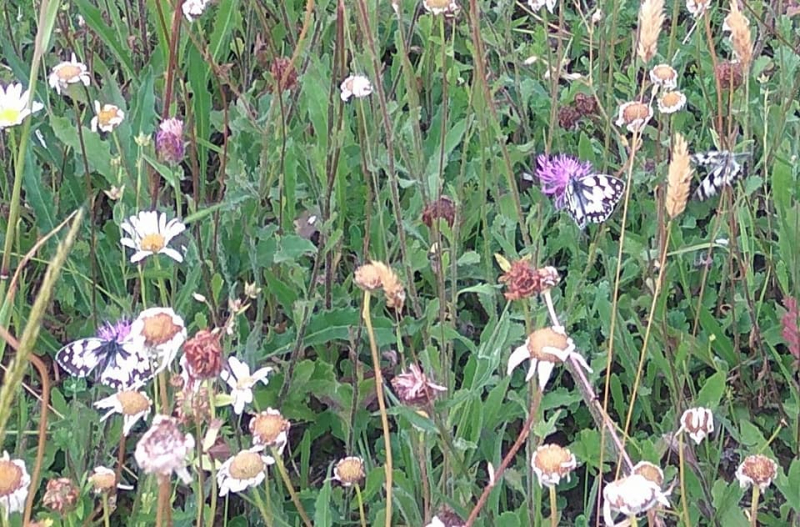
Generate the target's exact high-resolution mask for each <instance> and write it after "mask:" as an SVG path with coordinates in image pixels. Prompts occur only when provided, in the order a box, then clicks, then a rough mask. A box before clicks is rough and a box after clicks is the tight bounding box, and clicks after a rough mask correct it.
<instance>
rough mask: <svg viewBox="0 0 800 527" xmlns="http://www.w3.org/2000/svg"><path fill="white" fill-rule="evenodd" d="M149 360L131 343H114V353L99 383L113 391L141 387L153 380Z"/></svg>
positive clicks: (142, 351) (110, 356)
mask: <svg viewBox="0 0 800 527" xmlns="http://www.w3.org/2000/svg"><path fill="white" fill-rule="evenodd" d="M153 375H154V372H153V367H152V365H151V364H150V358H149V357H148V356H147V354H146V353H145V352H144V350H142V349H138V348H137V347H135V346H133V345H132V344H131V343H127V342H126V343H122V344H117V343H114V352H113V353H112V354H110V355H109V358H108V361H107V363H106V364H105V367H104V368H103V371H102V373H101V374H100V382H101V383H102V384H105V385H106V386H110V387H111V388H113V389H114V390H125V389H130V388H135V387H138V386H141V385H143V384H144V383H145V382H147V381H149V380H150V379H152V378H153Z"/></svg>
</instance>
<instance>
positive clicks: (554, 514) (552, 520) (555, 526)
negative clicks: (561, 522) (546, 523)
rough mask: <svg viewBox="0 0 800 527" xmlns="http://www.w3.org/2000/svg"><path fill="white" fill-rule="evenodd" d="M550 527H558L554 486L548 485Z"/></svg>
mask: <svg viewBox="0 0 800 527" xmlns="http://www.w3.org/2000/svg"><path fill="white" fill-rule="evenodd" d="M549 488H550V527H558V501H557V500H556V486H555V485H550V487H549Z"/></svg>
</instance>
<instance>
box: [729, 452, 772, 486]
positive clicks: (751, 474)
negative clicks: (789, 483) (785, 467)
mask: <svg viewBox="0 0 800 527" xmlns="http://www.w3.org/2000/svg"><path fill="white" fill-rule="evenodd" d="M777 475H778V464H777V463H775V462H774V461H773V460H771V459H770V458H768V457H767V456H762V455H761V454H756V455H754V456H747V457H746V458H744V461H742V464H741V465H739V468H738V469H737V470H736V479H738V480H739V486H740V487H742V488H743V489H744V488H747V487H749V486H750V485H758V488H759V489H761V491H762V492H763V491H764V490H765V489H766V488H767V487H769V486H770V485H771V484H772V480H773V479H775V476H777Z"/></svg>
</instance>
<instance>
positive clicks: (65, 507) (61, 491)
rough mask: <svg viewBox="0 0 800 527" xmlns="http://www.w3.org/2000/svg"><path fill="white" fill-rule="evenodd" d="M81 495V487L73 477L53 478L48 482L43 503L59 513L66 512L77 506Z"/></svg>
mask: <svg viewBox="0 0 800 527" xmlns="http://www.w3.org/2000/svg"><path fill="white" fill-rule="evenodd" d="M79 497H80V489H79V488H78V487H77V486H76V485H75V483H73V482H72V480H71V479H69V478H56V479H51V480H49V481H48V482H47V487H46V488H45V492H44V496H43V497H42V505H44V506H45V507H47V508H48V509H50V510H52V511H55V512H57V513H58V514H64V513H65V512H68V511H70V510H72V509H73V508H74V507H75V504H76V503H78V498H79Z"/></svg>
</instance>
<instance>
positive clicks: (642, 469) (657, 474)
mask: <svg viewBox="0 0 800 527" xmlns="http://www.w3.org/2000/svg"><path fill="white" fill-rule="evenodd" d="M634 474H639V475H640V476H642V477H643V478H645V479H647V480H650V481H652V482H653V483H655V484H656V485H658V486H659V487H660V486H661V484H662V483H664V475H663V474H662V473H661V470H659V468H658V467H657V466H655V465H654V464H652V463H641V464H640V465H639V466H638V467H636V471H635V472H634Z"/></svg>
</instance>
